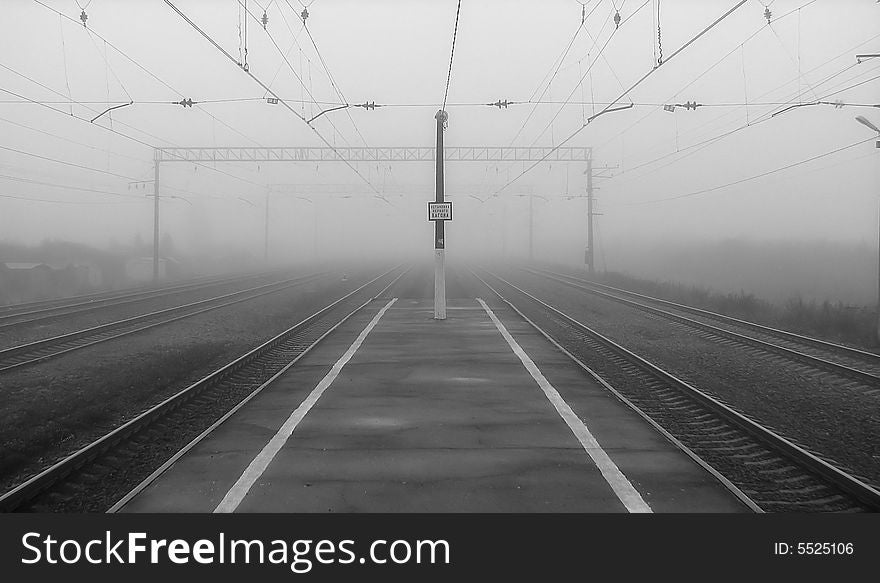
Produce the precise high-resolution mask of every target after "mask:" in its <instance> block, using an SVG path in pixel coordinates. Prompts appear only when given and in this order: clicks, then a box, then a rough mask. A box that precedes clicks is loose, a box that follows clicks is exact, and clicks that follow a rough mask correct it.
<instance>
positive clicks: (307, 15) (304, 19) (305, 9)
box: [300, 8, 309, 22]
mask: <svg viewBox="0 0 880 583" xmlns="http://www.w3.org/2000/svg"><path fill="white" fill-rule="evenodd" d="M300 17H301V18H302V19H303V22H305V21H306V18H308V17H309V9H308V8H303V11H302V14H300Z"/></svg>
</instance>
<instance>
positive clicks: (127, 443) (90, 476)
mask: <svg viewBox="0 0 880 583" xmlns="http://www.w3.org/2000/svg"><path fill="white" fill-rule="evenodd" d="M397 271H400V273H399V274H398V275H396V276H394V274H395V272H397ZM406 271H407V270H405V269H401V266H397V267H394V268H392V269H390V270H388V271H386V272H384V273H382V274H381V275H379V276H377V277H375V278H373V279H371V280H369V281H367V282H366V283H364V284H362V285H361V286H359V287H358V288H356V289H355V290H353V291H351V292H349V293H347V294H345V295H343V296H342V297H340V298H338V299H336V300H335V301H333V302H330V303H329V304H328V305H326V306H325V307H323V308H321V309H320V310H318V311H316V312H314V313H313V314H312V315H310V316H309V317H307V318H305V319H304V320H302V321H300V322H299V323H297V324H295V325H293V326H291V327H290V328H288V329H287V330H285V331H284V332H282V333H280V334H278V335H277V336H275V337H273V338H272V339H270V340H268V341H267V342H265V343H263V344H262V345H260V346H258V347H257V348H254V349H253V350H251V351H250V352H248V353H247V354H244V355H243V356H241V357H239V358H237V359H235V360H234V361H232V362H230V363H228V364H226V365H225V366H223V367H221V368H219V369H217V370H215V371H214V372H212V373H211V374H209V375H207V376H205V377H204V378H202V379H201V380H199V381H198V382H196V383H194V384H192V385H190V386H189V387H186V388H185V389H183V390H181V391H179V392H178V393H176V394H174V395H173V396H171V397H169V398H168V399H166V400H164V401H162V402H161V403H159V404H157V405H155V406H153V407H151V408H150V409H148V410H146V411H144V412H143V413H141V414H140V415H138V416H136V417H135V418H133V419H131V420H129V421H127V422H126V423H124V424H123V425H121V426H120V427H118V428H116V429H114V430H113V431H111V432H110V433H108V434H106V435H104V436H103V437H101V438H99V439H97V440H95V441H93V442H92V443H90V444H89V445H87V446H86V447H84V448H82V449H80V450H78V451H76V452H75V453H73V454H71V455H69V456H67V457H65V458H63V459H62V460H60V461H58V462H57V463H55V464H54V465H52V466H51V467H49V468H47V469H45V470H43V471H42V472H40V473H39V474H37V475H35V476H33V477H31V478H30V479H28V480H27V481H25V482H23V483H21V484H20V485H18V486H16V487H15V488H13V489H12V490H10V491H9V492H7V493H5V494H3V495H2V496H0V511H2V512H11V511H36V512H47V511H68V512H69V511H78V512H81V511H90V512H95V511H99V512H103V511H106V510H108V509H111V510H113V509H115V508H117V507H119V505H120V504H122V503H124V501H125V500H127V499H128V498H129V497H130V496H133V495H134V494H135V493H137V492H138V491H140V489H142V488H143V487H144V486H145V485H146V484H148V483H149V482H150V481H151V480H152V479H153V478H155V477H156V476H158V475H159V474H160V473H161V472H162V471H164V469H165V468H167V467H168V466H170V464H172V463H173V462H174V460H176V459H177V458H178V457H179V456H180V455H182V454H183V453H184V452H185V451H187V450H188V449H189V448H191V447H192V446H193V445H194V444H195V443H197V441H198V440H199V439H201V437H203V436H204V435H207V434H208V433H209V432H210V431H211V430H212V429H213V428H215V427H216V426H217V425H219V424H220V423H222V422H223V421H224V420H225V419H226V418H228V417H229V416H230V415H231V414H232V413H234V412H235V411H236V410H237V409H238V408H240V407H241V406H243V405H244V404H245V403H246V402H248V401H249V400H250V399H252V398H253V397H254V396H256V395H257V394H259V393H260V392H261V391H262V390H263V389H264V388H265V387H266V386H268V385H269V384H270V383H271V382H272V381H273V380H274V379H275V378H277V377H278V376H279V375H280V374H281V373H283V372H284V371H285V370H287V369H288V368H289V367H291V366H293V365H294V364H295V363H296V362H297V361H298V360H299V359H300V358H301V357H302V356H303V355H304V354H306V353H307V352H308V351H309V350H311V349H312V348H313V347H314V346H315V345H316V344H318V343H319V342H320V341H321V340H322V339H323V338H325V337H326V336H327V335H328V334H330V333H331V332H332V331H333V330H335V329H336V328H337V327H338V326H339V325H340V324H342V323H343V322H344V321H346V320H347V319H348V318H350V317H351V316H353V315H354V314H356V313H357V312H359V311H360V310H361V309H363V308H364V307H366V306H367V305H369V304H370V302H372V300H373V299H374V298H375V297H378V296H380V295H382V294H383V293H384V292H385V291H386V290H387V289H389V288H390V287H391V286H392V285H394V283H395V282H397V281H398V280H399V279H400V278H401V277H402V276H403V275H404V274H405V273H406ZM393 276H394V277H393ZM389 279H391V282H390V283H388V284H387V285H385V286H384V287H382V286H383V282H385V281H387V280H389ZM375 290H380V291H378V292H376V291H375ZM157 468H158V469H157Z"/></svg>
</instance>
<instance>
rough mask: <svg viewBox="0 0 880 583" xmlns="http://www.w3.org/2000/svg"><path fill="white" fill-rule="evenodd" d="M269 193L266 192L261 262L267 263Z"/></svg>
mask: <svg viewBox="0 0 880 583" xmlns="http://www.w3.org/2000/svg"><path fill="white" fill-rule="evenodd" d="M270 194H271V191H268V190H267V191H266V217H265V220H264V223H263V227H264V233H263V261H266V262H268V261H269V195H270Z"/></svg>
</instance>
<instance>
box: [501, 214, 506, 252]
mask: <svg viewBox="0 0 880 583" xmlns="http://www.w3.org/2000/svg"><path fill="white" fill-rule="evenodd" d="M502 205H503V206H502V207H501V258H502V259H507V199H503V200H502Z"/></svg>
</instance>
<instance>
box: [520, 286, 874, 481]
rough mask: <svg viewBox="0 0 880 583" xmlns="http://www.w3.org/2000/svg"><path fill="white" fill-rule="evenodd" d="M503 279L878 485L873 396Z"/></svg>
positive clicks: (575, 295)
mask: <svg viewBox="0 0 880 583" xmlns="http://www.w3.org/2000/svg"><path fill="white" fill-rule="evenodd" d="M504 277H505V278H506V279H508V280H509V281H511V282H513V283H515V284H517V285H519V286H520V287H522V288H523V289H525V290H526V291H528V292H530V293H532V294H534V295H535V296H537V297H540V298H541V299H543V300H544V301H547V302H548V303H550V304H551V305H553V306H555V307H556V308H558V309H560V310H562V311H564V312H566V313H568V314H569V315H571V316H572V317H574V318H576V319H578V320H579V321H581V322H583V323H584V324H586V325H588V326H590V327H592V328H594V329H595V330H597V331H598V332H600V333H602V334H604V335H606V336H608V337H609V338H611V339H612V340H614V341H615V342H618V343H619V344H621V345H623V346H624V347H626V348H628V349H630V350H633V351H634V352H636V353H637V354H639V355H641V356H643V357H644V358H647V359H648V360H650V361H651V362H653V363H655V364H657V365H659V366H661V367H662V368H665V369H666V370H668V371H670V372H671V373H673V374H674V375H676V376H678V377H679V378H681V379H682V380H685V381H686V382H688V383H690V384H692V385H693V386H696V387H697V388H699V389H701V390H704V391H705V392H707V393H710V394H712V395H713V396H715V397H717V398H719V399H720V400H722V401H724V402H725V403H727V404H729V405H731V406H732V407H734V408H735V409H737V410H738V411H740V412H742V413H745V414H747V415H749V416H751V417H753V418H755V419H757V420H759V421H760V422H761V423H762V424H765V425H768V426H770V427H772V428H774V429H775V430H776V431H778V432H780V433H781V434H783V435H785V436H786V437H789V438H791V439H793V440H794V441H796V442H799V443H802V444H804V445H806V446H807V447H808V448H810V449H811V450H813V451H815V452H818V453H820V454H822V455H825V456H828V457H830V458H832V459H834V460H836V461H837V462H839V463H840V464H842V465H843V466H845V467H846V468H848V469H850V470H851V471H854V472H855V473H856V474H859V475H862V476H865V477H867V478H868V479H869V480H871V481H872V482H873V483H875V484H877V483H880V399H877V398H876V397H871V396H868V395H864V394H861V393H859V392H857V391H853V390H850V389H847V388H845V387H844V386H842V384H841V383H840V382H839V381H838V380H837V379H835V378H834V377H833V375H829V374H824V373H822V372H816V373H815V374H812V373H804V372H803V371H802V370H797V369H798V367H797V366H796V365H793V364H792V363H790V361H788V360H786V359H784V358H781V357H761V358H756V356H755V354H754V351H750V350H747V349H744V348H743V347H740V346H737V345H733V344H729V343H720V342H717V341H712V340H709V339H707V338H702V337H700V336H697V335H695V334H694V332H693V330H692V329H691V328H688V327H685V326H683V325H680V324H672V323H670V322H669V321H668V320H665V319H662V318H660V317H659V316H652V315H649V314H646V313H644V312H641V311H639V310H636V309H635V308H632V307H627V306H624V305H621V304H620V303H618V302H614V301H612V300H608V299H603V298H599V297H596V296H592V295H589V294H586V293H583V292H579V291H577V290H573V289H572V288H569V287H567V286H564V285H562V284H560V283H557V282H552V281H547V280H545V279H544V278H541V277H539V276H535V275H532V274H528V273H523V272H516V273H514V272H508V273H506V274H504Z"/></svg>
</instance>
